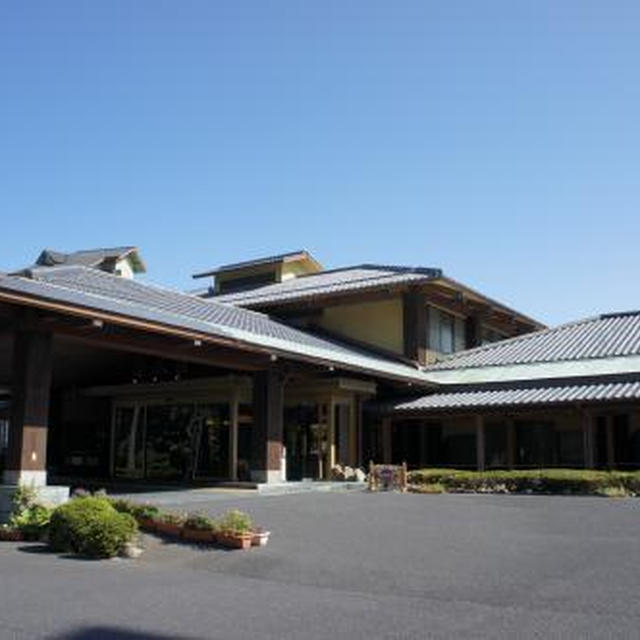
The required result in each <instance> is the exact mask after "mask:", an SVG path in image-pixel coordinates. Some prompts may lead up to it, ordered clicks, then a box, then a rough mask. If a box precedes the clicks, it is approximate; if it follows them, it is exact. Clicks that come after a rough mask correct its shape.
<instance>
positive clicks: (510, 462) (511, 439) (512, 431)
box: [507, 418, 516, 469]
mask: <svg viewBox="0 0 640 640" xmlns="http://www.w3.org/2000/svg"><path fill="white" fill-rule="evenodd" d="M515 466H516V425H515V421H514V420H513V418H509V419H508V420H507V469H513V468H514V467H515Z"/></svg>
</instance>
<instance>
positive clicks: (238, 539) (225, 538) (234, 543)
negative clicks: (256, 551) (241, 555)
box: [216, 533, 253, 549]
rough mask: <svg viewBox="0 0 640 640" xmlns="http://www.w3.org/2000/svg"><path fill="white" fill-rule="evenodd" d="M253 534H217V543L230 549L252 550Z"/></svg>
mask: <svg viewBox="0 0 640 640" xmlns="http://www.w3.org/2000/svg"><path fill="white" fill-rule="evenodd" d="M252 539H253V534H251V533H217V534H216V542H217V543H218V544H219V545H221V546H223V547H227V548H229V549H250V548H251V541H252Z"/></svg>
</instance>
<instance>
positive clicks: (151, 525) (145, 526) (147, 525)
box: [138, 518, 158, 532]
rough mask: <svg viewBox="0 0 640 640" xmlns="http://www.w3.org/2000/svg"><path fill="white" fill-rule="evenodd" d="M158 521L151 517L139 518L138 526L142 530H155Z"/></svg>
mask: <svg viewBox="0 0 640 640" xmlns="http://www.w3.org/2000/svg"><path fill="white" fill-rule="evenodd" d="M157 524H158V523H157V522H156V521H155V520H153V519H151V518H138V526H139V527H140V529H142V531H149V532H152V531H155V530H156V528H157Z"/></svg>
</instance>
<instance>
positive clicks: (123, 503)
mask: <svg viewBox="0 0 640 640" xmlns="http://www.w3.org/2000/svg"><path fill="white" fill-rule="evenodd" d="M109 502H110V503H111V506H112V507H113V508H114V509H115V510H116V511H118V512H119V513H128V514H130V515H133V514H134V511H135V508H136V505H135V504H134V503H133V502H131V501H130V500H126V499H125V498H109Z"/></svg>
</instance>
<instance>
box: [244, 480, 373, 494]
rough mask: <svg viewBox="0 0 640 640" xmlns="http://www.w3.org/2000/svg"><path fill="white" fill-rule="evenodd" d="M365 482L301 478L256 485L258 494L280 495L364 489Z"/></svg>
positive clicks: (365, 486)
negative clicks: (301, 479)
mask: <svg viewBox="0 0 640 640" xmlns="http://www.w3.org/2000/svg"><path fill="white" fill-rule="evenodd" d="M366 488H367V483H366V482H323V481H321V480H303V481H301V482H270V483H265V484H259V485H257V489H258V493H259V494H260V495H282V494H286V493H305V492H327V491H364V490H365V489H366Z"/></svg>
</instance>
